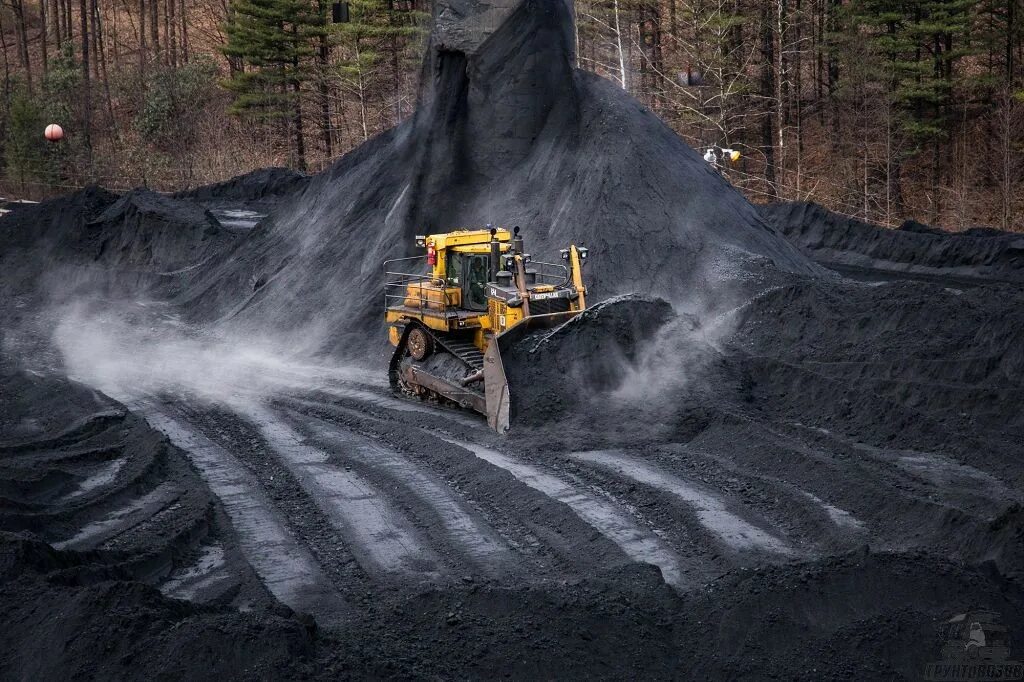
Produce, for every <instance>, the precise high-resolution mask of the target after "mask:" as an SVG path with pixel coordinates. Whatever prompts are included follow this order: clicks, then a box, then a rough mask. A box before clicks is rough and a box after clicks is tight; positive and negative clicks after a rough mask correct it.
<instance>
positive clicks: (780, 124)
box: [774, 0, 789, 196]
mask: <svg viewBox="0 0 1024 682" xmlns="http://www.w3.org/2000/svg"><path fill="white" fill-rule="evenodd" d="M786 9H787V8H786V0H775V35H776V36H777V40H778V43H777V49H776V51H775V126H776V131H775V143H776V144H777V145H778V149H777V150H776V152H775V159H774V160H775V166H776V178H777V179H778V183H779V185H780V189H784V187H782V186H783V185H785V182H786V122H787V120H788V118H789V115H788V113H787V109H786V95H787V92H786V79H787V78H788V76H787V74H786V70H787V64H786V22H787V18H786V14H787V13H786ZM776 194H779V195H780V196H781V195H782V194H783V192H778V191H777V192H776Z"/></svg>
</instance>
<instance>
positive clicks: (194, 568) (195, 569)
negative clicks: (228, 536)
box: [160, 544, 235, 601]
mask: <svg viewBox="0 0 1024 682" xmlns="http://www.w3.org/2000/svg"><path fill="white" fill-rule="evenodd" d="M234 584H235V578H234V577H233V576H232V575H231V571H230V570H229V569H228V567H227V561H226V559H225V556H224V547H223V546H222V545H219V544H213V545H205V546H204V547H202V549H201V550H200V552H199V556H198V557H197V558H196V560H195V562H193V563H192V564H191V565H189V566H184V567H182V568H180V569H178V570H176V571H174V572H173V573H172V574H171V575H169V576H168V577H167V580H166V581H164V582H163V584H161V585H160V591H161V592H163V593H164V594H165V595H167V596H168V597H173V598H175V599H185V600H187V601H207V600H209V599H212V598H213V597H216V596H218V595H219V594H222V593H223V592H224V590H225V589H227V588H228V587H230V586H232V585H234Z"/></svg>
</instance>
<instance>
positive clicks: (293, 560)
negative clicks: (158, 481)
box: [144, 409, 349, 624]
mask: <svg viewBox="0 0 1024 682" xmlns="http://www.w3.org/2000/svg"><path fill="white" fill-rule="evenodd" d="M144 414H145V416H146V419H147V420H148V421H149V423H150V424H151V425H152V426H153V427H154V428H156V429H158V430H160V431H162V432H163V433H164V434H166V435H167V436H168V438H170V439H171V442H173V443H174V444H175V445H177V446H178V447H179V448H181V449H182V450H184V451H185V452H186V453H187V454H188V457H189V459H190V460H191V461H192V463H193V464H194V465H195V466H196V468H197V469H199V471H200V472H201V473H202V476H203V478H204V479H205V480H206V482H207V483H208V484H209V486H210V488H211V489H212V490H213V492H214V494H216V495H217V497H218V498H220V501H221V502H222V503H223V505H224V509H225V510H226V512H227V514H228V517H229V518H230V519H231V523H232V525H233V526H234V527H235V530H236V531H237V532H238V537H239V544H240V546H241V549H242V552H243V553H244V554H245V557H246V559H247V560H248V561H249V563H250V565H252V567H253V569H254V570H255V571H256V573H257V575H259V577H260V579H261V580H262V581H263V583H264V584H265V585H266V586H267V589H269V590H270V592H271V593H272V594H273V595H274V596H275V597H276V598H277V599H279V600H281V601H282V602H283V603H285V604H287V605H288V606H290V607H291V608H293V609H295V610H297V611H302V612H305V613H310V614H312V615H314V616H315V617H316V618H317V621H318V622H320V623H322V624H331V623H336V622H340V621H342V620H344V618H345V614H346V612H347V611H348V610H349V608H348V606H347V605H346V604H345V603H344V602H343V601H342V598H341V596H340V595H339V594H338V593H337V591H336V590H335V589H334V588H333V587H331V586H330V584H329V581H328V579H327V576H326V575H325V574H324V572H323V569H322V568H321V567H320V565H319V564H318V563H317V562H316V560H315V559H314V558H313V556H312V555H311V554H310V553H309V551H308V550H307V549H306V548H305V547H303V546H302V545H301V544H300V543H299V542H298V541H296V539H295V537H294V536H293V535H292V533H291V532H290V531H289V530H288V529H287V527H286V526H285V522H284V520H283V519H280V518H278V516H277V515H276V514H275V513H274V512H273V511H272V510H273V509H274V505H273V504H272V503H271V502H270V500H268V499H267V497H266V496H265V495H264V494H263V492H262V490H261V488H260V485H259V483H258V482H257V481H256V480H254V478H253V477H252V475H251V474H249V472H247V471H246V470H245V468H244V467H243V466H242V465H241V464H240V463H239V462H238V461H237V460H236V459H235V458H234V457H233V456H232V455H231V454H229V453H228V452H227V451H226V450H224V449H223V448H221V447H220V446H219V445H216V444H215V443H214V442H213V441H211V440H210V439H209V438H207V437H205V436H204V435H202V434H200V433H198V432H197V431H195V430H194V429H191V428H189V427H187V426H185V425H184V424H182V423H181V422H179V421H178V420H177V419H175V418H173V417H170V416H168V415H166V414H163V413H161V412H157V411H155V410H152V409H150V410H145V412H144Z"/></svg>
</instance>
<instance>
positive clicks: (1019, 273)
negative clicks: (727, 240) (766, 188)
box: [760, 202, 1024, 284]
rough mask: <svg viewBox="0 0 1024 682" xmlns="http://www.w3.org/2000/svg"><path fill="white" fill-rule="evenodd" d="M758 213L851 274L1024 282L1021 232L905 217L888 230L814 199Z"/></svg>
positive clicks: (770, 206)
mask: <svg viewBox="0 0 1024 682" xmlns="http://www.w3.org/2000/svg"><path fill="white" fill-rule="evenodd" d="M760 212H761V215H762V216H764V218H765V219H766V220H767V221H768V222H770V223H771V224H772V225H774V226H775V227H776V228H777V229H778V230H779V231H781V232H782V233H783V234H785V235H786V236H787V237H788V238H789V239H790V240H791V241H792V242H793V243H794V244H796V245H797V246H798V247H800V248H801V249H802V250H803V251H804V252H805V253H806V254H807V255H808V256H810V257H811V258H813V259H815V260H816V261H818V262H820V263H821V264H823V265H826V266H828V267H832V268H836V269H839V270H841V271H843V272H846V273H848V274H851V275H855V274H856V273H858V272H860V271H863V270H875V271H887V272H892V273H894V274H895V275H904V276H908V275H909V276H919V277H943V278H960V279H963V280H966V281H979V280H980V281H994V282H1014V283H1017V284H1021V283H1024V235H1022V234H1020V233H1015V232H1001V231H999V230H994V229H991V228H984V227H975V228H971V229H968V230H965V231H963V232H945V231H943V230H940V229H937V228H933V227H929V226H927V225H922V224H921V223H918V222H915V221H912V220H908V221H906V222H904V223H903V225H901V226H900V227H899V228H898V229H895V230H890V229H886V228H882V227H879V226H878V225H872V224H870V223H866V222H863V221H860V220H857V219H856V218H849V217H847V216H844V215H840V214H838V213H833V212H831V211H829V210H828V209H826V208H824V207H822V206H819V205H818V204H814V203H806V202H791V203H775V204H768V205H765V206H761V207H760Z"/></svg>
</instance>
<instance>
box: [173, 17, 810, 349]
mask: <svg viewBox="0 0 1024 682" xmlns="http://www.w3.org/2000/svg"><path fill="white" fill-rule="evenodd" d="M453 16H458V13H453ZM446 21H447V23H446ZM452 21H455V22H456V23H457V22H458V20H445V19H444V18H443V17H439V18H438V19H437V26H438V28H437V29H436V30H435V34H434V36H433V39H432V42H431V45H430V48H429V50H428V53H427V56H426V58H425V61H424V66H423V76H424V77H423V82H424V86H423V89H422V92H421V95H420V104H419V108H418V110H417V113H416V115H415V116H414V117H413V118H412V119H411V120H409V121H407V122H405V123H404V124H402V125H400V126H399V127H398V128H396V129H393V130H391V131H389V132H387V133H384V134H382V135H380V136H378V137H377V138H375V139H373V140H371V141H370V142H368V143H366V144H364V145H363V146H361V147H359V148H358V149H356V150H355V151H353V152H352V153H350V154H348V155H346V156H345V157H343V158H342V159H341V160H339V161H338V162H337V163H336V164H335V166H334V167H333V168H332V169H330V170H329V171H328V172H325V173H322V174H321V175H319V176H317V177H316V178H314V179H313V180H312V181H311V182H310V184H309V186H308V188H307V189H306V190H305V192H303V193H302V194H301V195H299V196H297V197H296V198H295V199H294V200H293V201H290V202H288V203H287V204H286V205H284V206H282V207H281V208H279V209H278V210H277V211H276V213H274V214H273V215H272V216H271V218H270V219H268V220H267V221H265V222H264V224H263V225H262V226H261V228H260V229H258V230H257V231H255V232H254V233H253V234H252V235H251V238H250V239H249V241H248V242H247V243H246V244H245V245H244V247H241V248H239V249H237V250H236V251H234V252H233V253H232V256H231V259H230V260H225V261H224V262H222V263H220V264H218V265H216V266H214V267H210V268H206V269H204V270H202V272H201V273H200V274H199V275H198V276H197V277H196V279H195V281H194V283H193V290H192V293H191V294H190V297H189V301H188V302H189V304H190V305H189V306H188V307H189V310H190V311H191V315H192V316H193V317H194V318H195V319H201V320H209V319H224V318H231V319H232V320H233V321H234V323H236V324H238V325H241V326H242V327H245V328H253V329H263V328H266V326H267V325H268V324H270V325H272V326H273V327H276V328H279V329H297V330H299V329H300V330H302V332H301V334H302V337H303V339H304V340H308V338H309V326H310V325H311V324H313V323H316V324H318V325H321V328H322V331H323V333H324V337H323V345H324V347H325V348H326V349H328V350H333V351H338V352H342V353H346V354H350V355H352V356H363V355H365V353H366V352H367V351H368V350H379V349H380V348H381V347H382V346H381V344H380V341H379V340H380V339H382V338H383V335H382V334H381V333H380V327H381V323H380V316H381V302H382V298H381V295H380V294H381V282H382V269H381V266H382V264H383V262H384V261H385V260H386V259H388V258H395V257H404V256H410V255H413V254H414V253H415V250H414V249H415V247H414V236H415V235H416V234H422V233H430V232H442V231H447V230H451V229H455V228H460V227H481V226H483V225H485V224H487V223H493V224H500V225H507V226H513V225H520V226H522V227H523V230H524V233H525V235H526V238H527V247H528V250H529V251H530V252H531V253H533V254H535V256H536V257H537V259H539V260H555V259H556V256H555V254H557V249H558V248H562V247H564V246H565V245H567V244H568V243H570V242H575V243H577V244H580V243H582V244H585V245H587V246H588V247H589V248H590V250H591V254H592V258H591V262H590V264H589V266H588V268H589V270H588V272H587V278H588V284H589V286H590V288H591V290H592V292H593V293H594V294H595V295H596V298H603V297H608V296H611V295H615V294H619V293H628V292H631V291H644V292H649V293H653V294H656V295H662V296H665V297H667V298H670V299H671V298H674V297H678V296H680V295H683V294H685V293H686V292H688V291H689V290H690V288H691V287H692V286H694V285H695V283H697V282H700V281H702V278H705V277H707V276H708V273H709V271H714V272H719V273H727V274H730V275H736V274H741V273H743V272H745V271H748V270H750V269H751V268H758V267H763V266H765V265H773V266H775V267H778V268H782V269H785V270H790V271H794V272H801V273H814V272H816V271H817V268H816V266H815V265H814V264H812V263H811V261H810V260H809V259H808V258H807V257H805V256H804V255H802V254H801V253H800V252H799V251H798V250H797V249H796V248H795V247H794V246H792V245H791V244H790V243H789V242H788V241H786V240H785V238H783V237H782V236H781V235H780V234H779V233H778V232H777V231H776V230H775V229H774V228H773V227H771V226H770V225H769V224H768V223H766V222H765V221H764V220H763V219H762V217H761V216H760V215H759V214H758V212H757V211H756V210H755V209H754V208H753V207H752V206H751V205H750V204H749V203H748V202H747V201H746V200H745V199H744V198H743V197H742V196H741V195H740V194H739V193H738V192H736V191H735V190H734V189H733V188H732V187H731V186H730V185H729V184H728V183H727V182H726V181H725V180H724V179H723V178H722V177H721V176H720V175H719V174H718V173H717V172H716V171H715V170H714V169H712V168H711V167H710V166H709V165H708V164H707V163H705V162H704V161H703V160H702V159H701V158H700V157H699V155H698V154H697V153H696V152H694V151H693V150H692V149H691V148H690V147H689V146H687V145H686V143H685V142H683V141H682V140H681V139H680V138H679V137H678V136H677V135H676V134H675V133H674V132H673V131H672V130H670V129H669V128H668V127H667V126H666V125H665V124H664V123H663V122H661V121H660V120H659V119H658V118H657V117H656V116H655V115H654V114H652V113H651V112H649V111H647V110H646V109H645V108H644V107H643V106H642V105H640V104H639V103H638V102H637V101H635V100H634V99H632V98H631V97H630V96H629V95H628V94H627V93H625V92H624V91H623V90H621V89H620V88H618V87H616V86H615V85H613V84H612V83H610V82H608V81H606V80H603V79H601V78H598V77H596V76H594V75H591V74H587V73H584V72H581V71H579V70H577V69H576V68H574V66H573V64H574V59H573V41H572V14H571V11H570V9H569V8H568V7H567V5H566V4H565V3H564V2H563V1H562V0H528V1H526V2H522V3H520V4H519V5H518V7H517V8H516V9H514V10H512V11H511V12H510V13H509V14H507V18H505V19H504V21H502V22H497V23H496V26H495V29H494V31H493V32H492V33H489V34H488V36H487V37H486V39H485V40H483V41H482V42H481V43H480V44H479V45H475V44H473V43H472V42H467V41H465V40H459V39H456V38H453V36H456V37H457V36H459V35H461V34H460V33H459V32H458V31H457V30H455V29H456V28H457V27H452V26H450V25H449V24H450V23H451V22H452ZM253 282H265V283H266V284H265V286H260V287H253V285H252V283H253Z"/></svg>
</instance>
